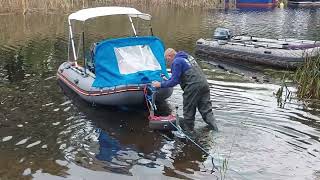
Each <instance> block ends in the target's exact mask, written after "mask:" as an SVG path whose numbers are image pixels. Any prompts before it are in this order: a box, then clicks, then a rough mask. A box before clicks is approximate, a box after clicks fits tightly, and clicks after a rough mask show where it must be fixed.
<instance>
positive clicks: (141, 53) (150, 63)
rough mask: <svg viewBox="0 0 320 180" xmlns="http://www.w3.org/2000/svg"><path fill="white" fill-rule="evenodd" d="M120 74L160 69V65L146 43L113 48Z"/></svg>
mask: <svg viewBox="0 0 320 180" xmlns="http://www.w3.org/2000/svg"><path fill="white" fill-rule="evenodd" d="M114 52H115V54H116V57H117V61H118V66H119V70H120V73H121V74H132V73H136V72H138V71H146V70H151V71H154V70H161V66H160V64H159V62H158V61H157V59H156V57H155V56H154V54H153V53H152V51H151V49H150V47H149V46H148V45H137V46H126V47H119V48H114Z"/></svg>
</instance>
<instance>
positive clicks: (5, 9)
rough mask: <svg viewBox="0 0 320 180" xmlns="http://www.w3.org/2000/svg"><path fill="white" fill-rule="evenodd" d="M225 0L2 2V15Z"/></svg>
mask: <svg viewBox="0 0 320 180" xmlns="http://www.w3.org/2000/svg"><path fill="white" fill-rule="evenodd" d="M223 1H224V0H0V4H1V6H0V13H10V12H23V13H26V12H30V11H45V12H48V11H59V12H60V11H65V12H68V11H72V10H75V9H79V8H88V7H96V6H110V5H134V6H150V5H151V6H156V5H174V6H180V7H204V8H214V7H217V6H218V5H219V4H221V3H222V2H223Z"/></svg>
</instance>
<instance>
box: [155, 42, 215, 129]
mask: <svg viewBox="0 0 320 180" xmlns="http://www.w3.org/2000/svg"><path fill="white" fill-rule="evenodd" d="M164 56H165V59H166V60H167V62H168V64H169V65H170V66H171V72H172V76H171V78H170V79H169V80H166V81H163V82H161V83H160V82H158V81H155V82H153V83H152V85H153V86H154V87H157V88H168V87H173V86H175V85H177V84H180V86H181V88H182V90H183V117H184V118H183V128H184V129H185V130H193V128H194V120H195V114H196V108H198V110H199V112H200V114H201V116H202V119H203V120H204V121H205V122H206V123H207V124H208V125H209V126H210V127H211V128H212V129H213V130H215V131H218V127H217V125H216V120H215V118H214V116H213V112H212V104H211V101H210V88H209V85H208V82H207V79H206V77H205V75H204V73H203V72H202V69H201V68H200V67H199V65H198V64H197V62H196V61H195V59H194V58H193V57H192V56H190V55H188V54H187V53H185V52H183V51H179V52H176V51H175V50H174V49H172V48H168V49H167V50H166V51H165V53H164Z"/></svg>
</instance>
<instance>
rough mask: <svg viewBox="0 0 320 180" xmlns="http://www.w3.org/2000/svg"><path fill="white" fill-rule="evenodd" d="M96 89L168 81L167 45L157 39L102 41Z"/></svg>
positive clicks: (137, 38)
mask: <svg viewBox="0 0 320 180" xmlns="http://www.w3.org/2000/svg"><path fill="white" fill-rule="evenodd" d="M94 60H95V73H96V79H95V81H94V82H93V85H92V86H93V87H98V88H105V87H114V86H120V85H134V84H146V83H150V82H152V81H161V80H162V78H161V75H162V74H164V75H165V76H166V77H167V78H168V77H169V76H168V72H167V70H166V62H165V59H164V45H163V43H162V41H161V40H160V39H159V38H157V37H155V36H143V37H128V38H119V39H110V40H105V41H102V42H100V43H99V44H98V45H97V47H96V48H95V57H94Z"/></svg>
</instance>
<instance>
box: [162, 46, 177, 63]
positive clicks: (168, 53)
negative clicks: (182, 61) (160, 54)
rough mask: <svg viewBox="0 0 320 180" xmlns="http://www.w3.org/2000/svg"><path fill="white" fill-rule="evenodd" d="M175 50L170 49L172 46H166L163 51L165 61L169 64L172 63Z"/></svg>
mask: <svg viewBox="0 0 320 180" xmlns="http://www.w3.org/2000/svg"><path fill="white" fill-rule="evenodd" d="M176 54H177V52H176V50H174V49H172V48H168V49H167V50H166V51H165V52H164V58H165V59H166V60H167V62H168V63H169V65H171V64H172V62H173V59H174V57H175V56H176Z"/></svg>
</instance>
